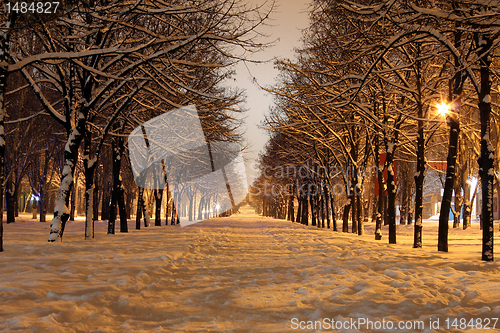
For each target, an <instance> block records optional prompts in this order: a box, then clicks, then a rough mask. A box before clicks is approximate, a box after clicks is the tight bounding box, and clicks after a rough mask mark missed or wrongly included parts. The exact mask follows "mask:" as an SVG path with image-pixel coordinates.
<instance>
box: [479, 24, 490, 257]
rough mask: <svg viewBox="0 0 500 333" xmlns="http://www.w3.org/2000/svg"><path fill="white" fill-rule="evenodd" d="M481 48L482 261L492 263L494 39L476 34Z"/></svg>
mask: <svg viewBox="0 0 500 333" xmlns="http://www.w3.org/2000/svg"><path fill="white" fill-rule="evenodd" d="M475 39H476V43H477V45H478V47H479V51H478V55H480V56H481V58H480V60H479V65H480V73H481V90H480V92H479V114H480V118H481V154H480V155H479V158H478V164H479V176H480V177H481V190H482V198H483V200H482V209H481V217H482V221H483V246H482V257H481V259H482V260H485V261H493V181H494V175H495V168H494V160H495V151H494V149H493V146H492V145H491V141H490V115H491V95H490V89H491V82H490V65H491V62H492V55H491V54H490V53H491V47H492V39H491V37H490V36H486V35H485V34H483V35H479V33H476V35H475Z"/></svg>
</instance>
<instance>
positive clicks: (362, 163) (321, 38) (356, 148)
mask: <svg viewBox="0 0 500 333" xmlns="http://www.w3.org/2000/svg"><path fill="white" fill-rule="evenodd" d="M499 19H500V3H499V2H495V1H493V2H487V3H484V2H481V1H472V0H471V1H460V2H459V1H448V0H446V1H418V2H414V1H384V0H382V1H375V2H373V1H370V2H366V1H350V2H344V1H337V0H314V1H313V2H312V5H311V9H310V26H309V28H308V29H306V31H305V32H304V37H303V46H302V47H301V48H299V49H297V52H296V59H295V60H281V61H278V62H277V63H276V66H277V67H278V69H279V70H280V73H281V77H280V81H279V83H278V84H277V85H276V86H274V87H270V88H268V90H269V91H271V92H272V93H273V94H274V95H275V101H276V102H275V107H274V108H273V109H272V110H271V113H270V115H269V116H268V118H267V119H266V122H265V126H266V127H267V128H268V129H269V131H270V135H271V140H270V143H269V145H268V146H267V150H266V152H265V153H264V154H263V155H262V156H261V165H262V169H263V172H262V174H261V177H260V178H259V179H258V180H257V182H256V184H255V185H254V189H255V191H256V193H257V194H260V195H263V196H266V195H267V196H268V198H266V199H265V202H266V203H267V204H269V202H273V203H274V205H276V204H277V205H278V206H282V205H287V206H288V205H293V198H294V196H295V197H297V199H298V202H299V207H298V212H299V213H298V214H297V218H300V219H301V221H302V222H304V220H306V221H307V215H308V214H309V213H308V212H310V213H311V216H312V223H313V225H314V224H315V223H316V221H317V219H318V216H319V218H320V220H324V219H327V221H328V219H329V217H328V216H329V214H330V216H331V215H336V214H333V213H334V212H337V211H338V209H339V207H340V206H341V205H343V211H342V212H343V213H342V216H343V231H347V225H348V224H347V223H348V218H349V214H351V216H352V219H351V220H352V231H353V232H357V233H359V234H362V233H363V222H364V220H365V219H363V218H362V216H363V213H362V212H366V211H367V210H368V208H369V207H373V208H372V209H373V211H374V214H373V218H374V219H375V221H376V232H375V237H376V238H377V239H380V238H381V225H382V220H383V219H384V216H386V221H387V224H388V225H389V237H388V238H389V243H396V198H397V195H398V185H399V193H400V195H401V200H400V201H401V204H402V211H403V213H404V214H405V215H406V216H407V217H408V216H409V215H410V214H409V211H410V210H413V212H412V214H411V215H412V216H411V217H410V218H408V220H409V221H411V220H412V219H413V218H414V220H415V227H414V228H415V230H414V247H416V248H419V247H422V232H423V230H422V214H423V192H424V179H425V176H426V169H428V167H427V166H428V165H429V164H430V163H429V161H432V160H434V161H436V160H443V159H445V160H446V163H445V168H446V170H445V171H444V172H443V175H444V181H443V187H444V194H443V196H442V200H441V202H442V204H441V208H440V218H439V241H438V250H439V251H448V216H449V214H450V210H452V211H453V213H454V214H455V223H454V226H458V224H459V221H460V212H461V211H463V212H464V214H463V215H464V216H463V221H464V224H463V225H464V228H467V227H468V226H470V218H471V202H472V200H473V198H471V195H470V193H471V192H472V191H471V181H470V180H471V177H473V176H476V175H477V174H476V172H478V173H479V177H480V179H481V182H480V188H481V197H482V207H481V208H480V211H481V216H482V226H483V249H482V259H483V260H487V261H490V260H493V190H494V186H495V180H498V171H499V168H498V166H499V164H498V159H495V147H496V146H498V144H499V141H500V140H498V133H499V129H500V128H499V126H498V117H497V113H496V112H494V111H492V105H495V102H496V99H497V98H496V95H495V92H496V90H497V89H496V88H495V86H497V82H495V81H494V78H495V77H497V76H496V74H497V73H496V70H497V68H498V67H497V66H496V63H497V61H498V60H497V58H496V57H495V55H496V54H497V52H498V47H497V46H498V42H499V41H500V33H499V32H500V23H499V22H500V21H499ZM492 86H493V89H492ZM438 110H441V111H442V112H441V113H439V112H438ZM445 123H446V124H447V126H446V125H445ZM492 124H493V126H492ZM443 156H444V158H443ZM475 159H477V164H475V163H473V162H472V161H474V160H475ZM396 165H399V166H401V167H402V168H401V169H402V171H403V172H402V174H401V175H400V177H399V179H398V181H397V182H396V175H395V166H396ZM284 168H285V169H286V171H287V172H283V169H284ZM301 168H305V169H307V170H308V172H303V173H302V174H298V173H297V172H290V170H293V171H296V170H298V169H301ZM367 170H368V171H369V172H366V171H367ZM384 172H385V173H386V176H385V177H384ZM374 174H376V175H377V184H373V180H372V179H373V178H372V176H373V175H374ZM412 174H413V175H414V176H413V180H412ZM339 180H340V184H342V187H343V193H344V194H343V196H339V195H338V193H340V192H339V191H338V190H339V188H338V187H336V186H338V184H337V182H339ZM267 183H269V184H281V186H280V188H282V189H285V188H288V189H292V190H291V191H290V190H289V191H286V193H285V192H280V191H274V192H273V191H265V190H264V187H265V186H267V185H265V184H267ZM370 183H371V185H370ZM412 183H414V185H412ZM496 184H497V187H498V184H499V182H498V181H496ZM287 185H290V186H287ZM374 185H376V186H374ZM370 186H371V190H370V192H369V193H366V192H365V193H364V192H363V189H364V188H370ZM374 187H377V188H378V193H377V194H378V197H377V200H372V203H371V204H370V203H368V204H367V201H368V202H369V201H370V200H367V198H369V197H371V196H372V193H373V191H374ZM453 192H454V193H455V196H454V198H455V205H454V207H453V206H452V200H453ZM336 194H337V195H336ZM384 194H385V195H384ZM339 198H342V200H343V201H342V202H340V201H339V200H340V199H339ZM335 200H337V201H335ZM290 202H292V204H290ZM308 202H309V207H310V208H307V207H308ZM292 207H293V206H292ZM281 210H282V209H278V211H281ZM273 211H274V208H273ZM288 211H289V212H291V211H292V210H291V209H290V208H288ZM292 216H293V215H292ZM333 221H335V219H333ZM333 228H334V229H335V228H336V225H335V222H334V225H333Z"/></svg>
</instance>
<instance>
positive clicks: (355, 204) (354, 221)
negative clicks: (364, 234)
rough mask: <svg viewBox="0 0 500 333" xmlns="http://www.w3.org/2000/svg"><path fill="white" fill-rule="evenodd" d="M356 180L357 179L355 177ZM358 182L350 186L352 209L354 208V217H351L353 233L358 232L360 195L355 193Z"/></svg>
mask: <svg viewBox="0 0 500 333" xmlns="http://www.w3.org/2000/svg"><path fill="white" fill-rule="evenodd" d="M353 181H354V182H356V180H355V179H353ZM356 185H357V184H356V183H354V186H351V187H350V191H351V192H352V195H351V210H352V219H351V232H352V233H353V234H357V233H358V199H359V198H358V196H357V195H356V193H355V189H356V187H355V186H356Z"/></svg>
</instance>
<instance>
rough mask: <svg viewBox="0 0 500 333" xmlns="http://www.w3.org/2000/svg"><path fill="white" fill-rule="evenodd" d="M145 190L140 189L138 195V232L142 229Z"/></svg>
mask: <svg viewBox="0 0 500 333" xmlns="http://www.w3.org/2000/svg"><path fill="white" fill-rule="evenodd" d="M143 196H144V189H143V188H142V187H139V193H138V194H137V210H136V213H135V228H136V229H137V230H140V229H141V218H142V206H143V205H144V204H143V201H144V198H143Z"/></svg>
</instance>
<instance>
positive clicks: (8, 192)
mask: <svg viewBox="0 0 500 333" xmlns="http://www.w3.org/2000/svg"><path fill="white" fill-rule="evenodd" d="M1 172H3V170H2V171H1ZM11 177H12V176H11ZM11 177H9V179H7V184H6V186H5V201H6V202H7V223H14V222H15V221H16V217H15V214H14V200H15V198H14V190H13V189H12V187H13V185H14V184H13V182H12V179H11Z"/></svg>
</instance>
